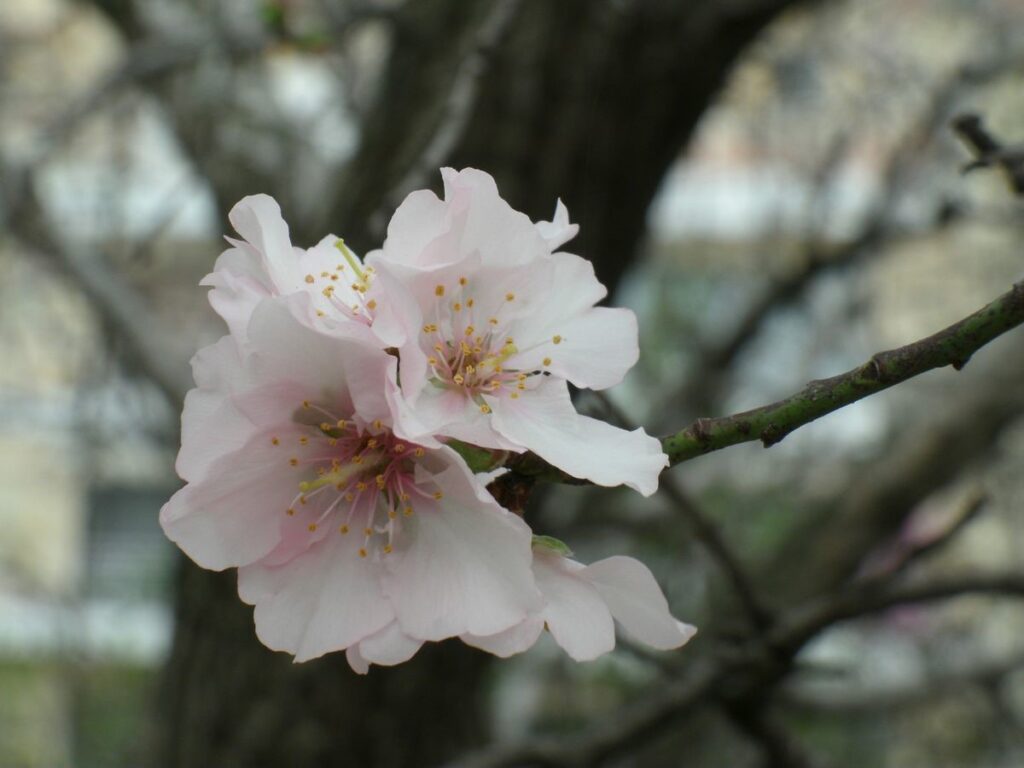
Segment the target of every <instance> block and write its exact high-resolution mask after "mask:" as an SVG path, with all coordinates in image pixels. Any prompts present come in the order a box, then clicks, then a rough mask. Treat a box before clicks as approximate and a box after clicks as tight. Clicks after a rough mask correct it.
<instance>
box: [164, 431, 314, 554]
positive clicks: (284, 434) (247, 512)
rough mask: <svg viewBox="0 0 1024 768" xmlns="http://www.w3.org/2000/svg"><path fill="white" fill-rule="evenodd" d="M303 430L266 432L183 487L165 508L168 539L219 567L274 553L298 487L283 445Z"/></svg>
mask: <svg viewBox="0 0 1024 768" xmlns="http://www.w3.org/2000/svg"><path fill="white" fill-rule="evenodd" d="M299 434H300V433H299V430H298V429H296V428H295V427H292V426H285V427H282V428H281V429H276V430H275V429H268V430H264V431H260V432H257V433H256V434H254V435H253V436H252V437H251V438H250V439H249V440H248V441H247V442H246V443H245V445H244V446H243V447H242V448H240V449H238V450H237V451H235V452H234V453H231V454H228V455H227V456H225V457H223V458H221V459H219V460H218V461H216V462H214V463H213V464H212V465H211V466H210V468H209V470H208V471H207V473H206V475H205V476H204V478H203V479H202V480H199V481H198V482H192V483H189V484H188V485H187V486H185V487H184V488H182V489H181V490H179V491H178V492H177V493H175V494H174V496H172V497H171V499H170V501H168V502H167V503H166V504H164V506H163V509H161V510H160V525H162V526H163V529H164V533H166V534H167V537H168V538H169V539H171V541H173V542H175V543H176V544H177V545H178V546H179V547H181V548H182V549H183V550H184V551H185V554H187V555H188V556H189V557H191V558H192V559H193V560H195V561H196V563H198V564H199V565H201V566H202V567H203V568H210V569H211V570H215V571H219V570H223V569H224V568H231V567H233V566H237V565H247V564H249V563H252V562H254V561H256V560H258V559H260V558H261V557H263V556H264V555H266V554H267V553H269V552H270V551H271V550H272V549H273V548H274V547H275V546H276V545H277V543H278V540H279V522H280V519H281V518H280V516H281V515H282V514H284V511H285V510H286V509H287V508H288V505H289V504H290V503H291V500H292V499H293V498H294V496H295V492H296V488H297V481H295V480H294V469H293V468H292V467H291V466H289V464H288V456H287V455H286V453H284V452H283V451H284V448H283V445H289V444H293V443H294V442H297V440H298V435H299ZM275 438H276V439H277V440H278V443H279V444H277V445H275V444H273V439H275Z"/></svg>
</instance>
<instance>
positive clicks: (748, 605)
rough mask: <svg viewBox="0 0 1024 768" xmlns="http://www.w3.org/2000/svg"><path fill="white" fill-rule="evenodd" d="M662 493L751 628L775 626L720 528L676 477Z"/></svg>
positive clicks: (605, 401) (615, 410)
mask: <svg viewBox="0 0 1024 768" xmlns="http://www.w3.org/2000/svg"><path fill="white" fill-rule="evenodd" d="M591 394H592V395H593V396H594V397H595V398H597V400H598V401H599V402H600V403H601V405H602V407H603V408H604V409H605V412H606V413H607V414H608V415H609V416H611V418H612V421H615V422H617V423H618V425H619V426H620V427H622V428H623V429H628V430H630V431H632V430H633V429H636V425H635V424H633V423H632V422H631V420H630V419H629V418H628V417H627V416H626V414H624V413H623V412H622V411H621V410H620V409H619V407H618V406H617V405H615V403H614V402H612V400H611V398H609V397H608V395H607V394H606V393H604V392H592V393H591ZM658 490H660V491H661V493H662V494H664V495H665V496H666V497H668V499H669V501H671V502H672V504H673V508H674V509H675V510H676V511H677V512H678V513H679V514H680V515H681V516H682V517H683V518H685V520H686V522H687V524H688V525H689V526H690V529H691V530H692V531H693V535H694V536H695V537H696V538H697V540H698V541H699V542H700V543H701V544H703V545H704V548H705V550H707V552H708V554H709V555H710V556H711V559H712V560H714V561H715V564H716V565H717V566H718V568H719V570H720V571H721V572H722V574H723V575H724V576H725V577H726V579H728V581H729V585H730V587H732V591H733V593H734V594H735V595H736V598H737V600H738V601H739V603H740V605H741V606H742V608H743V611H744V613H745V614H746V616H747V619H748V621H749V622H750V625H751V628H752V629H755V630H756V629H763V628H765V627H767V626H768V624H769V623H770V622H771V613H770V612H769V611H768V609H767V607H766V606H765V605H764V604H763V603H762V602H761V599H760V598H759V597H758V595H757V590H756V589H755V588H754V584H753V581H752V579H751V578H750V577H749V575H748V574H747V573H746V570H745V569H744V567H743V565H742V564H741V563H740V560H739V558H738V557H736V556H735V555H734V554H733V553H732V550H731V549H730V548H729V545H728V544H727V543H726V541H725V539H724V538H722V534H721V533H720V532H719V530H718V526H716V525H715V523H714V522H713V521H712V520H710V519H708V517H707V515H705V514H704V512H703V511H702V510H701V509H700V507H699V506H698V505H697V504H696V502H694V501H693V499H691V498H690V495H689V494H688V493H687V492H686V491H685V490H684V489H683V487H682V485H680V484H679V483H678V482H677V481H676V479H675V478H674V477H669V476H668V475H665V476H663V477H662V478H661V484H660V487H659V489H658Z"/></svg>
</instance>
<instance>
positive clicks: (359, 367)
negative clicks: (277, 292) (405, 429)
mask: <svg viewBox="0 0 1024 768" xmlns="http://www.w3.org/2000/svg"><path fill="white" fill-rule="evenodd" d="M303 298H304V297H296V299H298V300H303ZM249 342H250V345H251V347H252V356H251V370H252V379H253V381H254V382H255V383H256V385H255V389H256V390H257V391H254V392H252V393H250V394H249V395H247V396H246V397H244V398H239V399H238V404H239V408H241V409H242V410H243V411H244V412H245V413H246V414H247V415H249V416H250V418H253V419H258V418H259V415H258V414H259V412H260V411H261V410H262V411H263V412H266V410H267V409H270V408H272V407H273V406H274V403H275V402H276V403H278V404H279V405H278V408H282V407H283V408H285V409H286V411H287V413H289V414H290V413H291V412H292V411H293V410H294V409H295V407H296V405H297V404H298V403H301V402H302V400H303V399H311V400H321V399H324V398H326V399H327V401H328V402H332V403H334V404H336V405H338V407H340V408H342V409H343V410H347V411H352V410H353V409H354V410H355V411H357V412H358V413H359V414H360V416H361V417H362V418H363V419H364V420H366V421H367V422H369V421H373V420H374V419H381V420H383V421H385V422H386V423H390V421H391V416H390V409H389V407H388V402H387V396H386V392H385V382H386V381H387V380H388V379H389V378H393V377H394V375H395V373H394V371H395V367H396V361H395V358H394V357H392V356H391V355H388V354H387V353H386V352H384V351H383V350H380V349H376V348H374V347H371V346H369V345H367V344H363V343H360V342H359V341H356V340H353V339H340V338H337V337H333V336H329V335H327V334H325V333H321V332H319V331H317V330H315V329H313V328H309V327H307V326H305V325H303V324H302V323H300V322H298V321H297V320H296V319H295V316H294V314H293V313H292V312H290V311H289V310H288V308H287V304H286V302H285V301H284V300H281V299H267V300H265V301H263V302H261V303H260V305H259V306H258V307H257V308H256V310H255V312H254V313H253V317H252V321H251V322H250V324H249ZM261 388H264V392H266V393H270V394H269V395H268V396H267V397H260V392H259V389H261ZM286 392H288V393H290V394H288V395H286V394H285V393H286Z"/></svg>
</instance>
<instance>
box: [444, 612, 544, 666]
mask: <svg viewBox="0 0 1024 768" xmlns="http://www.w3.org/2000/svg"><path fill="white" fill-rule="evenodd" d="M543 629H544V619H542V618H541V617H540V616H527V617H526V618H525V619H523V620H522V621H521V622H519V623H518V624H516V625H515V626H513V627H510V628H509V629H506V630H505V631H504V632H498V633H497V634H494V635H487V636H485V637H480V636H479V635H469V634H465V635H462V637H461V640H462V642H464V643H465V644H466V645H471V646H473V647H474V648H479V649H480V650H481V651H487V652H488V653H493V654H494V655H495V656H498V657H500V658H502V659H507V658H508V657H509V656H515V655H516V654H517V653H522V652H523V651H526V650H529V649H530V648H532V647H533V645H534V643H536V642H537V638H538V637H540V633H541V631H542V630H543Z"/></svg>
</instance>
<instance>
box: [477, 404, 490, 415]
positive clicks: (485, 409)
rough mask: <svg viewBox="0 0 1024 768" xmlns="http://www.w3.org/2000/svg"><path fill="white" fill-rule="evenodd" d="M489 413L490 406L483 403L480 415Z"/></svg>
mask: <svg viewBox="0 0 1024 768" xmlns="http://www.w3.org/2000/svg"><path fill="white" fill-rule="evenodd" d="M490 412H491V406H489V405H488V404H487V403H484V404H483V405H481V406H480V413H490Z"/></svg>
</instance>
